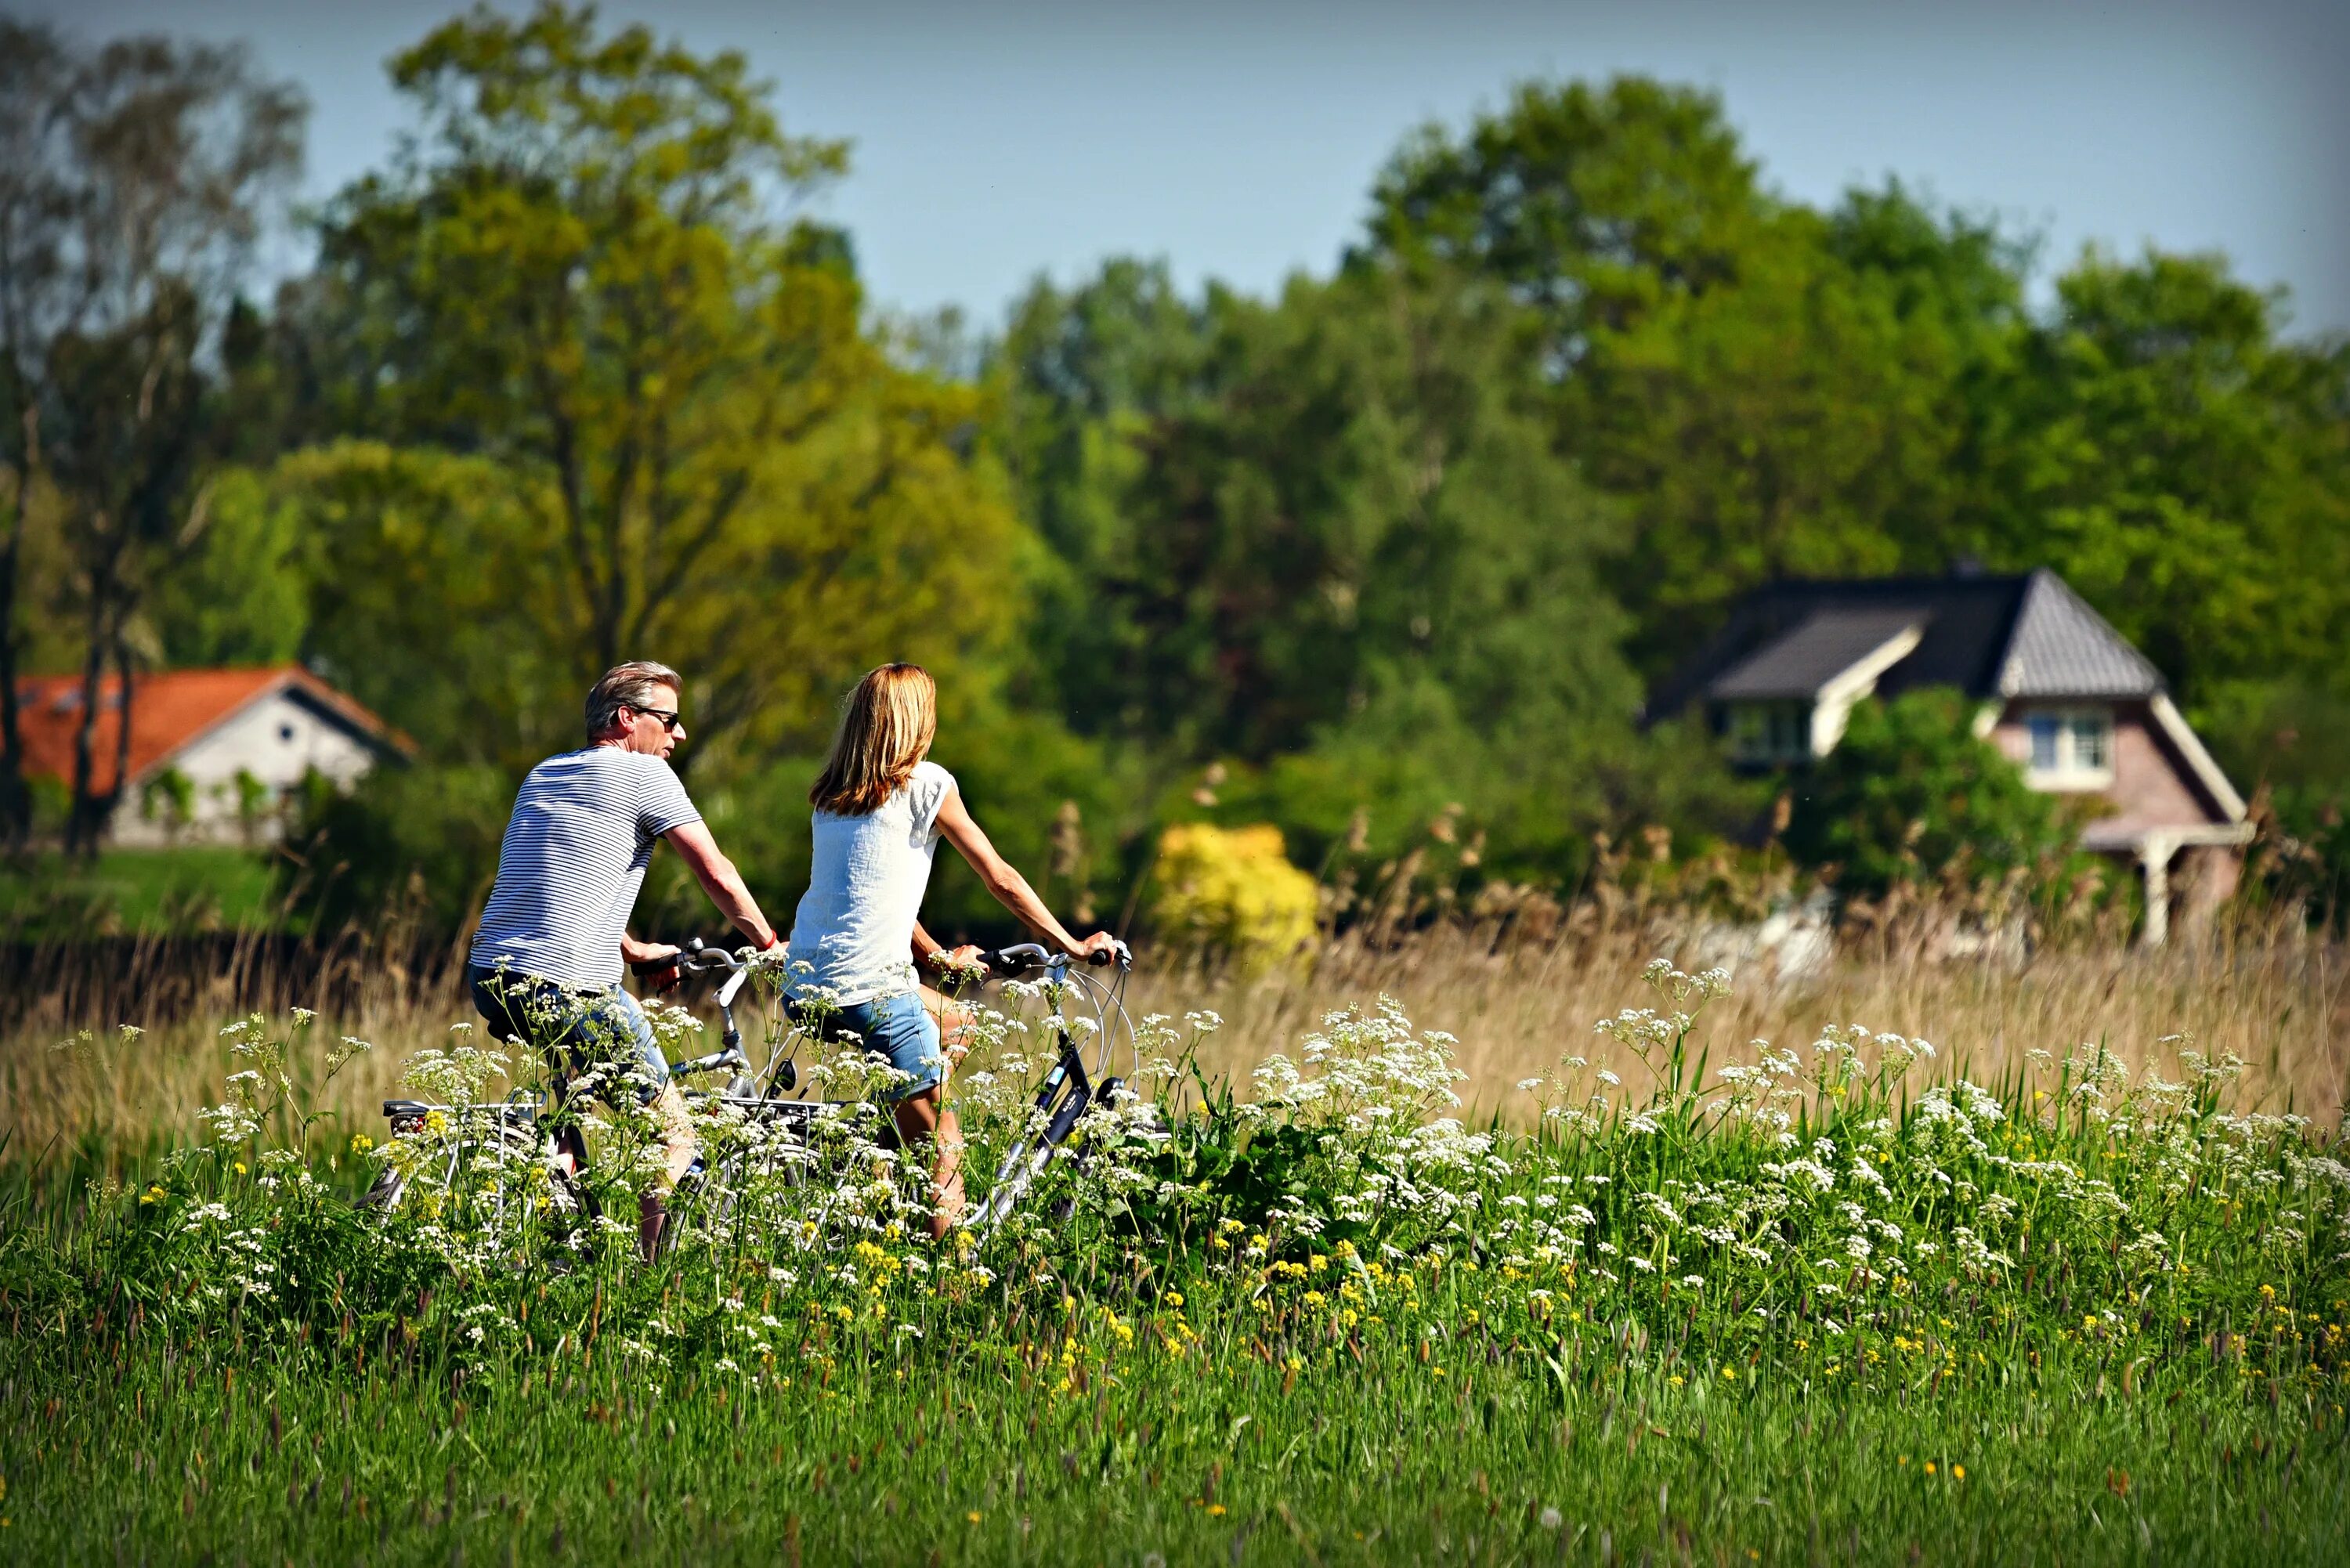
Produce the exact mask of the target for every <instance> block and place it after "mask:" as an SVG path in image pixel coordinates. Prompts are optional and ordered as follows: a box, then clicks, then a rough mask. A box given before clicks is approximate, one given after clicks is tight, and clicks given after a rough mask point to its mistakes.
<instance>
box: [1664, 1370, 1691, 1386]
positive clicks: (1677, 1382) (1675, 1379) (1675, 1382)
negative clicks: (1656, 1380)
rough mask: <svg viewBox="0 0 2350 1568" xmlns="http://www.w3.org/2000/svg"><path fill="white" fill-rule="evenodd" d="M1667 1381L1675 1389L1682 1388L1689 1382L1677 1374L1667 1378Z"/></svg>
mask: <svg viewBox="0 0 2350 1568" xmlns="http://www.w3.org/2000/svg"><path fill="white" fill-rule="evenodd" d="M1665 1381H1666V1382H1668V1383H1669V1384H1671V1385H1672V1386H1674V1387H1676V1388H1679V1387H1680V1386H1681V1385H1682V1384H1683V1383H1685V1382H1687V1381H1688V1380H1687V1379H1686V1378H1684V1377H1683V1376H1681V1375H1680V1374H1679V1373H1678V1372H1676V1373H1674V1374H1673V1375H1672V1376H1670V1377H1668V1378H1666V1379H1665Z"/></svg>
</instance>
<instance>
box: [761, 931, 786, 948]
mask: <svg viewBox="0 0 2350 1568" xmlns="http://www.w3.org/2000/svg"><path fill="white" fill-rule="evenodd" d="M783 945H784V933H783V932H781V931H774V930H771V931H769V932H768V933H767V945H766V946H765V947H763V948H761V949H760V951H761V952H763V953H771V952H774V951H775V950H776V949H777V948H779V947H782V946H783Z"/></svg>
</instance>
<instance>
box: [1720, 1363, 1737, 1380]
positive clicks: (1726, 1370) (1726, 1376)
mask: <svg viewBox="0 0 2350 1568" xmlns="http://www.w3.org/2000/svg"><path fill="white" fill-rule="evenodd" d="M1721 1380H1722V1381H1723V1382H1724V1383H1735V1382H1737V1381H1738V1368H1736V1367H1735V1366H1725V1367H1723V1368H1722V1369H1721Z"/></svg>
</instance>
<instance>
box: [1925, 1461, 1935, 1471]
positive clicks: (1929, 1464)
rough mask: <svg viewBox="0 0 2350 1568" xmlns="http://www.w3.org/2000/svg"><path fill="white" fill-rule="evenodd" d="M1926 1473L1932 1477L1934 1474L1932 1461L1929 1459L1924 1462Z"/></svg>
mask: <svg viewBox="0 0 2350 1568" xmlns="http://www.w3.org/2000/svg"><path fill="white" fill-rule="evenodd" d="M1926 1473H1927V1474H1928V1475H1932V1474H1933V1473H1934V1461H1933V1460H1931V1459H1928V1460H1927V1461H1926Z"/></svg>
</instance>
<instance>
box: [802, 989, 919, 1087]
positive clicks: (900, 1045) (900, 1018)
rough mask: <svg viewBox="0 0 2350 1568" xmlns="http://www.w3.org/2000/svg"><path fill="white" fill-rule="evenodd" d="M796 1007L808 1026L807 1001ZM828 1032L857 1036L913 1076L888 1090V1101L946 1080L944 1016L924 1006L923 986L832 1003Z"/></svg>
mask: <svg viewBox="0 0 2350 1568" xmlns="http://www.w3.org/2000/svg"><path fill="white" fill-rule="evenodd" d="M790 1008H791V1014H792V1022H793V1023H799V1024H801V1025H802V1027H806V1023H805V1022H804V1020H803V1011H804V1010H803V1005H802V1004H801V1003H800V1002H792V1003H791V1004H790ZM824 1033H825V1037H826V1038H827V1039H831V1040H838V1039H843V1038H846V1037H847V1036H849V1035H855V1036H856V1037H857V1038H858V1040H859V1041H861V1042H862V1043H863V1044H864V1046H865V1049H866V1050H867V1052H868V1053H869V1054H872V1055H874V1056H878V1057H879V1058H880V1059H881V1060H883V1061H885V1062H887V1063H889V1065H891V1066H892V1067H895V1068H896V1069H898V1071H899V1072H900V1073H903V1074H905V1075H907V1076H908V1077H910V1078H911V1079H912V1080H913V1081H912V1082H911V1083H909V1084H901V1085H898V1086H897V1087H895V1088H893V1089H890V1090H889V1091H888V1092H887V1093H885V1094H883V1095H882V1096H881V1098H883V1099H884V1100H891V1101H895V1100H903V1099H909V1098H911V1097H912V1096H915V1095H919V1094H920V1093H921V1092H922V1091H923V1090H925V1089H935V1088H937V1087H938V1086H939V1085H941V1084H942V1083H944V1082H945V1081H946V1075H947V1056H946V1052H945V1050H944V1049H943V1048H941V1045H940V1043H939V1021H938V1020H937V1019H935V1018H933V1017H931V1010H930V1009H929V1008H927V1007H925V1006H923V1005H922V993H921V992H919V991H909V992H902V993H900V994H899V995H897V996H877V997H875V998H874V999H873V1000H872V1001H870V1002H850V1003H847V1004H846V1005H843V1006H837V1007H832V1008H828V1009H827V1010H826V1012H825V1017H824Z"/></svg>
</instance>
